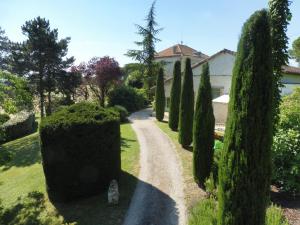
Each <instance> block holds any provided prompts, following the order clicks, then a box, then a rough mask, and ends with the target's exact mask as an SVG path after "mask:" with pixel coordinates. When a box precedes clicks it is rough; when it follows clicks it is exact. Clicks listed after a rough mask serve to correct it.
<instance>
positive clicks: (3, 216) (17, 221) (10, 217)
mask: <svg viewBox="0 0 300 225" xmlns="http://www.w3.org/2000/svg"><path fill="white" fill-rule="evenodd" d="M45 203H46V200H45V196H44V194H43V193H40V192H30V193H29V194H28V195H27V196H26V197H22V198H19V199H18V200H17V202H16V203H15V204H14V205H12V206H10V207H8V208H4V207H3V206H1V205H0V224H3V225H4V224H5V225H61V224H63V219H62V218H59V217H56V216H53V215H51V213H50V212H48V210H47V208H46V204H45Z"/></svg>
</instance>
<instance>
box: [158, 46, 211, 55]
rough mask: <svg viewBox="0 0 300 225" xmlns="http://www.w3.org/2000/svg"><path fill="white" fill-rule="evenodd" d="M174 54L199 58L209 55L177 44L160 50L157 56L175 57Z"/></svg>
mask: <svg viewBox="0 0 300 225" xmlns="http://www.w3.org/2000/svg"><path fill="white" fill-rule="evenodd" d="M174 56H194V57H199V58H203V59H205V58H208V56H207V55H205V54H203V53H202V52H199V51H197V50H195V49H193V48H191V47H189V46H186V45H181V44H177V45H174V46H172V47H170V48H167V49H165V50H162V51H160V52H158V53H157V54H156V55H155V58H164V57H174Z"/></svg>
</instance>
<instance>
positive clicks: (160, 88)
mask: <svg viewBox="0 0 300 225" xmlns="http://www.w3.org/2000/svg"><path fill="white" fill-rule="evenodd" d="M165 102H166V99H165V88H164V69H163V68H161V69H160V70H159V73H158V76H157V81H156V91H155V115H156V119H157V120H158V121H162V120H163V119H164V113H165Z"/></svg>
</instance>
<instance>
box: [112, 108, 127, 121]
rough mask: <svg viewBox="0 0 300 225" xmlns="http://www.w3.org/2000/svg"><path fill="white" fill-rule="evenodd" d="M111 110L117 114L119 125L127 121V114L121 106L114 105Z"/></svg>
mask: <svg viewBox="0 0 300 225" xmlns="http://www.w3.org/2000/svg"><path fill="white" fill-rule="evenodd" d="M112 109H113V110H115V111H116V112H118V113H119V115H120V122H121V123H125V122H127V121H128V119H127V117H128V115H129V114H128V111H127V109H126V108H125V107H123V106H121V105H115V106H113V107H112Z"/></svg>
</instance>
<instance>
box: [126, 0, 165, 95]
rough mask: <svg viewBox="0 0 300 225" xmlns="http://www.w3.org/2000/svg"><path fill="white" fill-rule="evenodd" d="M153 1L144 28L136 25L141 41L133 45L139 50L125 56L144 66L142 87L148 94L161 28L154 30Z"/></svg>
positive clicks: (151, 83) (151, 82)
mask: <svg viewBox="0 0 300 225" xmlns="http://www.w3.org/2000/svg"><path fill="white" fill-rule="evenodd" d="M155 3H156V2H155V1H154V2H153V3H152V5H151V7H150V10H149V13H148V15H147V16H146V19H145V20H146V26H144V27H143V26H141V25H136V27H137V29H138V32H137V33H138V34H139V35H140V36H142V40H141V41H136V42H135V44H136V45H137V46H138V47H141V49H140V50H129V51H128V52H127V53H126V55H127V56H129V57H131V58H133V59H134V60H137V61H139V62H140V63H142V64H143V65H145V73H143V74H144V87H145V89H146V90H147V92H148V94H149V91H150V88H151V87H152V86H153V85H154V82H155V73H154V70H155V68H154V67H155V65H154V55H155V43H156V42H158V41H160V40H159V39H158V38H157V35H158V33H159V32H160V31H161V30H162V29H161V28H156V27H157V26H158V24H157V22H156V21H155Z"/></svg>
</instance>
